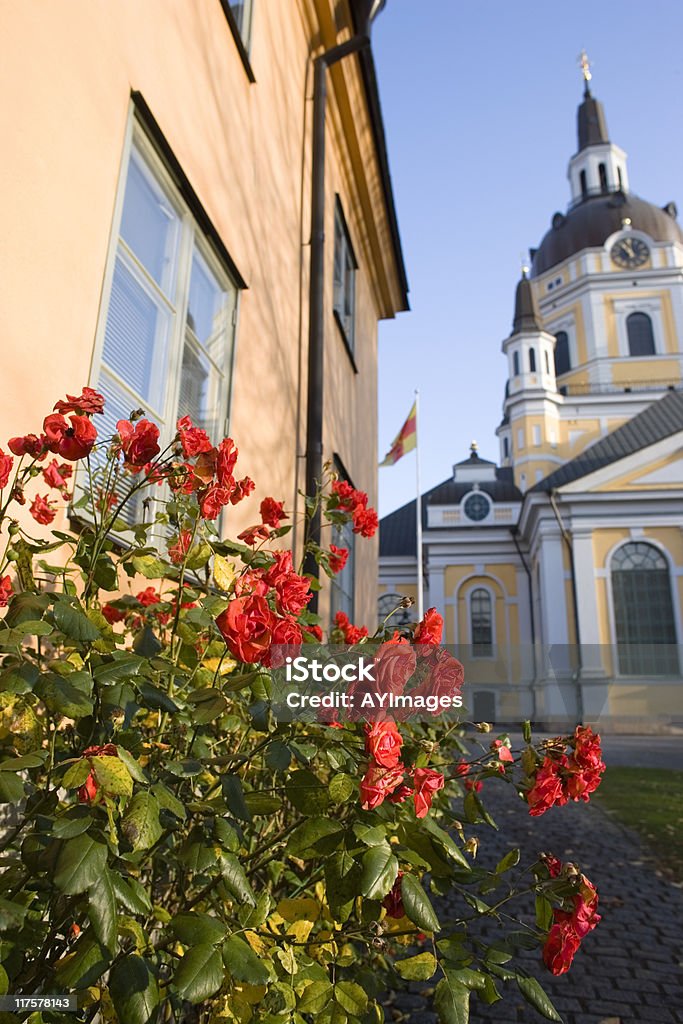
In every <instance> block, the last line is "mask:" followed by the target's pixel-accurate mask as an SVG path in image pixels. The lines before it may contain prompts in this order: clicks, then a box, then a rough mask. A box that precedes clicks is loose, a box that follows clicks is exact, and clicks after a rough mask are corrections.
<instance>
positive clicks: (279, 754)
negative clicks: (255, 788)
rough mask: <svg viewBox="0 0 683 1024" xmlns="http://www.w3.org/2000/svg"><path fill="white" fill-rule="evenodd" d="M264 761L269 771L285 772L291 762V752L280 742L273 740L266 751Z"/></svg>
mask: <svg viewBox="0 0 683 1024" xmlns="http://www.w3.org/2000/svg"><path fill="white" fill-rule="evenodd" d="M265 761H266V764H267V765H268V767H269V768H270V770H271V771H274V772H285V771H287V769H288V768H289V766H290V764H291V761H292V752H291V750H290V749H289V747H288V746H287V745H286V744H285V743H282V741H281V740H273V742H272V743H271V744H269V746H268V749H267V750H266V756H265Z"/></svg>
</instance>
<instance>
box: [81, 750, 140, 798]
mask: <svg viewBox="0 0 683 1024" xmlns="http://www.w3.org/2000/svg"><path fill="white" fill-rule="evenodd" d="M90 764H91V766H92V769H93V771H94V773H95V778H96V779H97V782H98V785H99V786H100V788H101V789H102V792H103V793H105V794H106V795H107V796H125V797H129V796H132V794H133V780H132V778H131V777H130V772H129V771H128V769H127V768H126V766H125V764H124V763H123V761H122V760H121V759H120V758H118V757H116V756H113V757H112V756H110V755H106V754H97V755H95V756H94V757H91V758H90Z"/></svg>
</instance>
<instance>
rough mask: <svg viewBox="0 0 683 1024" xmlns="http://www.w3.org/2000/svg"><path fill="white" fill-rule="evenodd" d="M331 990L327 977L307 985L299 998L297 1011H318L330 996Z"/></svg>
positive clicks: (311, 1012)
mask: <svg viewBox="0 0 683 1024" xmlns="http://www.w3.org/2000/svg"><path fill="white" fill-rule="evenodd" d="M332 991H333V989H332V984H331V983H330V982H329V981H328V980H327V979H325V980H324V981H322V980H321V981H314V982H312V983H311V984H310V985H307V986H306V988H305V989H304V991H303V994H302V995H301V998H300V999H299V1005H298V1007H297V1009H298V1011H299V1013H310V1014H318V1013H320V1012H321V1011H322V1010H324V1009H325V1007H326V1006H327V1004H328V1003H329V1001H330V999H331V998H332Z"/></svg>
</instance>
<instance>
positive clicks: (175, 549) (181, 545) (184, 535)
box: [168, 530, 192, 565]
mask: <svg viewBox="0 0 683 1024" xmlns="http://www.w3.org/2000/svg"><path fill="white" fill-rule="evenodd" d="M191 544H192V531H191V530H181V531H180V533H179V534H178V536H177V537H176V539H175V541H174V543H173V544H171V545H170V546H169V549H168V557H169V558H170V559H171V561H172V562H173V564H174V565H180V563H181V562H182V561H183V559H184V558H185V555H186V554H187V552H188V551H189V550H190V546H191Z"/></svg>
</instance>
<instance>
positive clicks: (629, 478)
mask: <svg viewBox="0 0 683 1024" xmlns="http://www.w3.org/2000/svg"><path fill="white" fill-rule="evenodd" d="M680 460H681V455H680V453H679V452H675V453H674V454H672V455H667V456H665V457H664V458H662V459H657V460H656V461H655V462H651V463H650V464H649V465H648V466H647V468H646V469H643V467H642V466H641V467H640V468H639V469H634V470H633V471H632V472H631V473H625V474H624V475H623V476H620V477H618V478H617V479H616V480H611V481H610V482H609V483H608V484H605V485H604V487H601V488H600V490H601V491H621V490H624V489H629V490H634V491H637V490H653V489H655V490H662V491H666V490H676V489H677V488H680V486H681V485H680V484H678V483H676V482H673V483H666V482H663V483H655V484H653V483H647V482H646V483H640V482H639V480H638V478H639V477H641V476H644V475H647V474H649V473H654V472H656V471H657V470H659V469H663V468H664V467H666V466H671V465H673V464H674V463H676V462H680Z"/></svg>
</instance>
